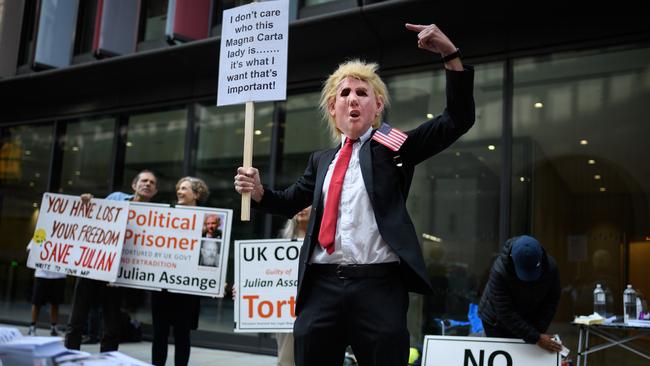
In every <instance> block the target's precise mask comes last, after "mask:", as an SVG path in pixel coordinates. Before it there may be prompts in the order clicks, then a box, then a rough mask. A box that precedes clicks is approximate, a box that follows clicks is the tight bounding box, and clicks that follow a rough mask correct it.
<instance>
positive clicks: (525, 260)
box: [510, 235, 543, 282]
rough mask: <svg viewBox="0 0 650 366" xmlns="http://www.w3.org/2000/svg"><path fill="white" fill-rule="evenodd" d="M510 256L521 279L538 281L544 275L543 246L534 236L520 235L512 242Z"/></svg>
mask: <svg viewBox="0 0 650 366" xmlns="http://www.w3.org/2000/svg"><path fill="white" fill-rule="evenodd" d="M510 257H512V263H513V264H514V266H515V273H517V277H518V278H519V279H520V280H522V281H526V282H531V281H536V280H537V279H539V277H540V276H541V275H542V257H543V251H542V246H541V245H540V244H539V242H538V241H537V239H535V238H533V237H532V236H528V235H522V236H520V237H518V238H517V239H516V240H515V242H514V243H513V244H512V249H511V251H510Z"/></svg>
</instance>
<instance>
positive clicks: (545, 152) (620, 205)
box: [512, 48, 650, 365]
mask: <svg viewBox="0 0 650 366" xmlns="http://www.w3.org/2000/svg"><path fill="white" fill-rule="evenodd" d="M514 80H515V88H514V101H513V107H514V111H513V113H514V121H513V122H514V125H513V134H514V145H513V177H512V179H513V183H512V184H513V193H512V197H513V200H512V212H513V225H512V230H513V234H520V233H527V232H530V233H532V234H533V235H534V236H536V237H538V238H539V239H540V241H541V243H542V244H544V246H545V247H546V248H547V250H548V251H549V253H551V255H553V256H554V257H555V259H556V260H557V262H558V264H559V266H560V274H561V277H562V283H563V285H564V286H565V287H564V290H563V291H564V292H563V294H562V301H561V304H560V308H559V309H558V313H557V315H556V317H555V320H556V323H554V324H553V326H552V327H555V331H558V330H563V329H562V328H560V327H562V326H564V327H568V322H569V321H570V320H572V319H573V316H574V315H576V314H590V313H591V312H592V310H593V308H592V306H593V305H592V304H593V298H592V292H593V289H594V287H595V284H596V283H597V282H598V283H602V284H603V285H604V286H606V287H607V288H608V290H609V292H610V297H609V299H608V306H609V309H608V311H610V312H613V313H615V314H621V313H622V301H621V298H622V293H623V289H624V285H625V284H626V283H625V279H626V278H628V277H626V276H629V278H634V276H635V275H637V274H639V273H645V275H642V277H645V278H647V270H646V268H647V264H648V263H647V262H646V263H645V266H644V267H646V268H640V266H639V265H636V266H633V265H632V264H631V263H632V262H633V261H632V260H631V258H630V257H629V256H627V257H626V253H628V251H627V249H626V248H629V247H630V246H633V245H635V244H636V243H642V242H645V241H646V240H647V237H648V233H649V232H650V230H649V229H650V220H649V219H650V165H648V163H647V161H646V160H647V159H646V157H647V155H648V154H647V148H646V146H647V137H648V136H650V124H649V123H648V120H647V119H648V117H647V116H648V115H650V104H648V102H647V101H648V100H650V49H648V48H645V49H634V50H620V49H619V50H594V51H588V52H580V53H567V54H557V55H551V56H547V57H539V58H527V59H522V60H519V61H517V62H516V63H515V66H514ZM626 263H630V265H629V267H627V266H626ZM632 285H633V286H635V287H638V288H639V289H640V290H641V291H643V292H644V293H646V294H647V293H650V288H648V287H649V286H648V282H647V281H646V282H645V283H633V284H632ZM644 286H645V287H644ZM567 332H571V334H573V336H576V334H575V332H573V330H572V329H569V330H567ZM604 355H605V356H603V358H602V359H600V360H596V359H597V358H595V359H594V360H593V361H594V362H596V363H597V364H599V365H607V364H612V363H614V360H615V358H613V357H619V356H618V355H617V351H612V352H606V353H604ZM609 357H612V358H609ZM591 362H592V360H591V357H590V364H591ZM598 362H601V363H598Z"/></svg>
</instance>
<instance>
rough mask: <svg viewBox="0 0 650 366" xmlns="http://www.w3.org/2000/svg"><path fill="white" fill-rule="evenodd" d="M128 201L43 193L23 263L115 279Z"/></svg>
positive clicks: (50, 269) (79, 274)
mask: <svg viewBox="0 0 650 366" xmlns="http://www.w3.org/2000/svg"><path fill="white" fill-rule="evenodd" d="M128 205H129V204H128V202H125V201H113V200H103V199H93V200H92V201H91V202H88V203H85V204H84V203H82V201H81V199H80V198H79V197H77V196H69V195H63V194H55V193H45V194H44V195H43V200H42V201H41V206H40V212H39V215H38V221H37V223H36V230H35V231H34V236H33V237H32V240H31V241H30V243H29V246H30V251H29V257H28V259H27V266H28V267H30V268H39V269H43V270H47V271H52V272H58V273H65V274H69V275H72V276H77V277H85V278H92V279H96V280H102V281H111V282H112V281H115V278H116V277H117V272H118V267H119V263H120V256H121V254H122V243H123V241H124V233H125V228H126V220H127V214H128V207H129V206H128Z"/></svg>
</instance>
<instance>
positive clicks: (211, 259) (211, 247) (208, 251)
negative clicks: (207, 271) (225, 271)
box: [199, 239, 221, 267]
mask: <svg viewBox="0 0 650 366" xmlns="http://www.w3.org/2000/svg"><path fill="white" fill-rule="evenodd" d="M220 256H221V242H220V241H216V240H210V239H204V240H201V249H200V252H199V266H203V267H219V258H220Z"/></svg>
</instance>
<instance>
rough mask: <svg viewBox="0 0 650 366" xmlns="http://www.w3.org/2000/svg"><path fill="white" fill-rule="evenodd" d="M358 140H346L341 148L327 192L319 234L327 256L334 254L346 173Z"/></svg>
mask: <svg viewBox="0 0 650 366" xmlns="http://www.w3.org/2000/svg"><path fill="white" fill-rule="evenodd" d="M355 142H356V140H351V139H346V140H345V145H343V147H342V148H341V152H340V153H339V158H338V160H337V161H336V165H334V172H333V173H332V178H331V179H330V186H329V188H328V190H327V201H326V202H325V210H324V212H323V220H322V221H321V223H320V232H319V233H318V242H319V243H320V245H321V246H322V247H323V249H325V250H327V254H332V253H334V237H335V236H336V218H337V217H338V214H339V203H340V202H341V189H342V188H343V179H345V172H346V171H347V170H348V164H349V163H350V156H351V155H352V145H353V144H354V143H355Z"/></svg>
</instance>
